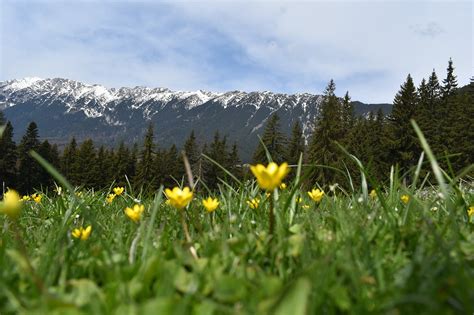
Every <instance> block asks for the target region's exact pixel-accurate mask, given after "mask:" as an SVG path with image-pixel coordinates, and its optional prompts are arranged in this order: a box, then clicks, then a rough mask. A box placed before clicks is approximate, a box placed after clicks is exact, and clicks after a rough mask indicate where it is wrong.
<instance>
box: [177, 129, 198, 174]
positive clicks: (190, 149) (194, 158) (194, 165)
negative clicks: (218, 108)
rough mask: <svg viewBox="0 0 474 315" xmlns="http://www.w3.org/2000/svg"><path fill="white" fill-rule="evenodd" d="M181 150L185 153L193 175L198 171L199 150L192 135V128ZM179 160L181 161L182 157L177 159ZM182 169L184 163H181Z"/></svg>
mask: <svg viewBox="0 0 474 315" xmlns="http://www.w3.org/2000/svg"><path fill="white" fill-rule="evenodd" d="M183 150H184V153H185V154H186V157H187V158H188V161H189V165H190V166H191V171H192V173H193V175H194V176H196V174H197V173H198V168H199V163H200V158H201V152H200V151H199V146H198V144H197V142H196V136H195V135H194V130H193V131H191V134H190V135H189V138H188V139H187V140H186V142H185V143H184V147H183ZM179 160H180V161H182V159H179ZM183 170H184V165H183Z"/></svg>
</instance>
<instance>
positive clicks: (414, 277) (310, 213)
mask: <svg viewBox="0 0 474 315" xmlns="http://www.w3.org/2000/svg"><path fill="white" fill-rule="evenodd" d="M391 189H392V190H389V191H387V192H383V193H382V192H381V195H380V197H382V198H383V201H384V203H386V205H385V207H383V206H382V203H381V200H380V199H379V198H376V199H371V198H370V197H369V198H368V200H367V201H365V200H363V198H360V195H359V194H358V193H352V194H346V193H345V192H343V191H342V190H336V191H335V192H332V193H331V192H329V193H328V195H327V196H326V197H325V198H324V199H323V201H322V202H321V204H319V205H318V206H317V205H316V204H315V203H314V202H312V201H310V200H309V198H308V197H307V196H306V194H305V192H302V191H299V190H297V189H294V191H295V192H296V194H301V196H302V197H303V202H302V203H296V206H295V208H294V211H295V212H294V213H295V215H294V217H293V219H292V220H293V222H291V223H290V222H289V221H290V213H291V212H292V207H291V203H290V202H289V201H290V200H291V187H289V189H287V190H285V191H283V192H281V194H280V195H279V196H278V197H277V196H275V198H278V201H277V203H276V212H277V214H278V218H277V229H276V234H275V236H274V238H273V239H270V238H269V237H268V235H267V233H266V231H267V225H268V223H267V222H268V218H267V217H268V215H267V210H268V202H265V201H262V203H261V205H260V208H258V209H255V210H252V209H250V208H249V207H248V206H247V204H246V200H248V199H249V198H250V197H254V196H256V195H260V198H262V200H263V199H265V198H266V197H265V195H264V194H263V193H262V192H260V191H259V190H258V188H256V187H254V186H252V185H251V184H249V185H248V186H246V187H241V188H239V189H237V190H232V189H230V188H226V189H224V188H223V190H222V191H221V194H220V196H219V197H220V199H221V206H220V208H219V209H218V210H217V211H216V212H215V213H214V214H213V215H209V214H207V213H206V212H205V211H204V209H203V208H202V206H201V205H200V202H199V201H198V200H195V201H193V203H192V205H191V207H190V208H189V209H188V210H187V211H186V213H187V216H188V220H189V223H190V231H191V236H192V238H193V245H194V248H195V249H196V250H197V254H198V256H199V258H198V259H197V260H196V259H194V258H193V257H192V255H190V252H189V251H188V249H187V246H186V245H185V244H184V241H183V239H184V237H183V233H182V228H181V225H180V219H179V213H178V212H177V211H176V210H174V209H172V208H170V207H169V206H167V205H165V204H164V203H163V202H162V200H159V199H160V198H158V200H157V202H156V203H154V201H153V200H152V199H150V198H148V199H143V200H142V202H143V203H144V204H145V205H146V212H145V214H144V217H143V218H142V220H141V223H140V224H135V223H133V222H131V221H130V220H128V219H127V217H126V216H125V215H124V212H123V210H124V208H125V207H126V206H130V205H133V204H134V198H139V199H141V198H140V196H136V195H135V194H134V193H133V192H132V191H130V190H128V191H127V194H126V195H124V196H119V197H117V198H116V199H115V200H114V202H113V203H112V204H111V205H108V204H106V203H105V197H106V193H105V192H100V193H93V192H84V193H83V195H82V196H80V197H78V198H77V199H76V198H74V197H72V196H71V195H67V194H63V195H62V196H55V197H46V196H45V197H44V198H43V201H42V202H41V204H35V203H34V202H29V203H28V204H27V205H26V206H25V208H24V211H23V214H22V216H21V219H20V220H19V230H20V233H21V235H22V237H23V239H24V243H25V244H26V252H27V253H28V256H29V258H30V260H31V263H32V265H33V266H34V269H35V270H36V274H37V276H38V277H39V278H40V279H41V282H42V283H43V286H44V287H45V288H44V289H43V293H41V290H40V289H38V288H37V287H36V286H35V284H34V281H33V280H34V279H33V277H32V275H31V272H28V270H27V267H26V266H25V261H24V259H22V258H21V255H19V254H18V253H19V252H18V251H17V250H20V246H19V245H18V242H17V241H15V239H14V237H13V235H14V233H13V231H14V226H13V225H12V224H11V223H9V222H6V220H5V219H4V218H2V219H0V223H1V226H3V227H4V228H3V232H2V234H1V239H0V244H1V245H0V253H1V254H0V313H1V314H9V313H14V312H25V313H28V312H31V313H37V312H40V313H41V312H43V313H49V314H53V313H54V312H56V313H57V314H79V313H81V312H84V313H94V314H99V313H116V314H173V313H176V314H185V313H187V314H191V313H193V314H211V313H212V311H214V313H215V314H247V313H249V314H256V313H258V314H263V313H265V312H269V313H278V312H280V313H281V314H288V312H291V313H293V314H298V312H299V311H301V314H304V313H305V311H306V312H307V313H311V314H313V313H318V314H321V313H326V314H333V313H341V312H342V313H345V312H347V313H354V314H368V313H373V314H381V313H387V314H411V313H415V312H416V313H432V314H450V313H459V314H469V313H472V312H473V310H474V304H473V303H472V301H474V233H473V227H474V225H473V224H472V223H469V222H468V217H467V215H466V206H467V205H468V204H473V203H474V195H473V193H472V187H471V188H470V189H471V192H470V193H469V192H467V189H468V188H465V189H463V193H464V196H462V195H460V193H458V194H456V193H454V192H453V193H452V194H451V195H450V196H449V198H447V199H446V200H443V199H440V198H439V196H437V195H436V193H435V191H434V190H432V189H428V190H423V191H420V190H410V189H404V188H401V187H400V188H398V187H396V185H394V186H393V187H392V188H391ZM402 193H408V194H410V195H411V196H412V198H411V200H410V202H409V203H408V204H407V205H404V204H403V203H402V202H401V201H400V195H401V194H402ZM132 196H133V197H132ZM200 197H201V196H198V197H197V199H199V198H200ZM75 199H76V201H74V200H75ZM287 201H288V202H287ZM288 203H289V206H288V207H285V205H286V204H288ZM154 204H156V205H157V207H156V212H155V214H153V205H154ZM302 205H310V208H309V209H303V207H302ZM68 210H71V211H72V213H71V216H70V218H69V219H67V220H65V221H64V218H65V215H67V212H68ZM153 215H156V217H155V218H154V220H152V217H153ZM63 223H64V225H63ZM89 224H91V225H92V227H93V232H92V235H91V237H90V238H89V239H88V240H87V241H78V240H76V239H73V238H72V237H71V236H70V235H71V234H70V233H71V230H72V228H74V227H77V226H80V225H89ZM137 235H139V237H137ZM132 244H135V245H132Z"/></svg>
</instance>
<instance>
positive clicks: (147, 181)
mask: <svg viewBox="0 0 474 315" xmlns="http://www.w3.org/2000/svg"><path fill="white" fill-rule="evenodd" d="M153 138H154V136H153V125H152V124H151V123H150V125H149V126H148V130H147V132H146V135H145V140H144V143H143V149H142V151H141V153H140V160H139V161H138V167H137V176H136V179H135V182H136V183H137V185H138V186H139V187H150V186H153V187H154V185H155V183H154V182H155V172H154V170H155V168H154V167H153V161H154V148H155V144H154V143H153Z"/></svg>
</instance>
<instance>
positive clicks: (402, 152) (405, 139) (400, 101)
mask: <svg viewBox="0 0 474 315" xmlns="http://www.w3.org/2000/svg"><path fill="white" fill-rule="evenodd" d="M417 98H418V96H417V92H416V88H415V85H414V84H413V79H412V77H411V75H408V76H407V79H406V81H405V83H404V84H403V85H402V86H401V89H400V91H399V92H398V93H397V94H396V95H395V99H394V101H393V108H392V114H391V115H390V117H389V120H388V123H389V126H388V127H389V134H390V145H389V150H390V156H391V161H390V163H392V164H395V163H398V164H399V166H400V170H401V171H407V170H408V168H409V167H411V166H413V165H415V163H416V161H417V159H418V157H417V156H416V151H417V150H416V147H417V143H418V139H417V137H416V134H415V132H414V130H413V128H412V126H411V122H410V120H411V119H412V118H414V117H415V113H416V106H417V102H418V100H417Z"/></svg>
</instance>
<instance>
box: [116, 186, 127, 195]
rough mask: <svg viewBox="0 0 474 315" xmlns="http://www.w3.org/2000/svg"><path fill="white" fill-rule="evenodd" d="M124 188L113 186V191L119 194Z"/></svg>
mask: <svg viewBox="0 0 474 315" xmlns="http://www.w3.org/2000/svg"><path fill="white" fill-rule="evenodd" d="M124 190H125V188H124V187H115V188H114V193H115V194H116V195H117V196H120V195H121V194H123V191H124Z"/></svg>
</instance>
